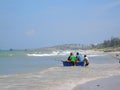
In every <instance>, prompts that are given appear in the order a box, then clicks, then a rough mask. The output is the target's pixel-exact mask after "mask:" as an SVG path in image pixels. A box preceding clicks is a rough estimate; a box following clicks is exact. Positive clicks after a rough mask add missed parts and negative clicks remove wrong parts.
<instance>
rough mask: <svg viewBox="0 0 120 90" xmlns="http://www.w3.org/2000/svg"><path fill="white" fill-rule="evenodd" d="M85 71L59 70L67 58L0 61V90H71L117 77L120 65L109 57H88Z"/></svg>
mask: <svg viewBox="0 0 120 90" xmlns="http://www.w3.org/2000/svg"><path fill="white" fill-rule="evenodd" d="M88 57H89V59H90V65H89V66H88V67H76V66H72V67H63V66H62V62H61V60H65V59H66V58H67V55H63V56H61V55H59V56H47V57H46V56H44V57H33V56H32V57H31V56H24V57H7V58H6V57H1V58H0V62H1V63H0V64H1V65H3V66H1V65H0V67H2V69H0V71H1V75H0V90H48V89H49V90H72V89H73V88H74V87H75V86H77V85H78V84H82V83H85V82H87V81H89V80H94V79H97V78H102V77H109V76H114V75H120V71H119V69H120V65H119V63H118V61H117V60H116V59H115V58H112V57H110V56H109V55H97V56H94V55H93V56H89V55H88Z"/></svg>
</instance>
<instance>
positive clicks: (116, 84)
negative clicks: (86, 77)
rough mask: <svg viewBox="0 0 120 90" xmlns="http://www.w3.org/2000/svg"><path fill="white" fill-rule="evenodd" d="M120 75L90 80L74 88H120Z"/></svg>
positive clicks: (116, 89) (79, 89)
mask: <svg viewBox="0 0 120 90" xmlns="http://www.w3.org/2000/svg"><path fill="white" fill-rule="evenodd" d="M119 89H120V76H112V77H109V78H102V79H97V80H93V81H89V82H87V83H84V84H82V85H78V86H77V87H75V88H74V89H73V90H119Z"/></svg>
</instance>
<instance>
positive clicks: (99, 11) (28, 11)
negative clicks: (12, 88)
mask: <svg viewBox="0 0 120 90" xmlns="http://www.w3.org/2000/svg"><path fill="white" fill-rule="evenodd" d="M111 37H120V0H0V49H9V48H13V49H25V48H41V47H49V46H55V45H62V44H97V43H102V42H103V41H104V40H108V39H111Z"/></svg>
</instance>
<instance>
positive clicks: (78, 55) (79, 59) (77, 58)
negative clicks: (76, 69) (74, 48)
mask: <svg viewBox="0 0 120 90" xmlns="http://www.w3.org/2000/svg"><path fill="white" fill-rule="evenodd" d="M76 62H82V58H81V56H80V54H79V52H77V53H76Z"/></svg>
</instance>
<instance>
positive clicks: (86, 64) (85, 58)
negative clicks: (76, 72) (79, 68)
mask: <svg viewBox="0 0 120 90" xmlns="http://www.w3.org/2000/svg"><path fill="white" fill-rule="evenodd" d="M83 61H84V63H85V66H88V65H89V59H88V57H87V55H84V60H83Z"/></svg>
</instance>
